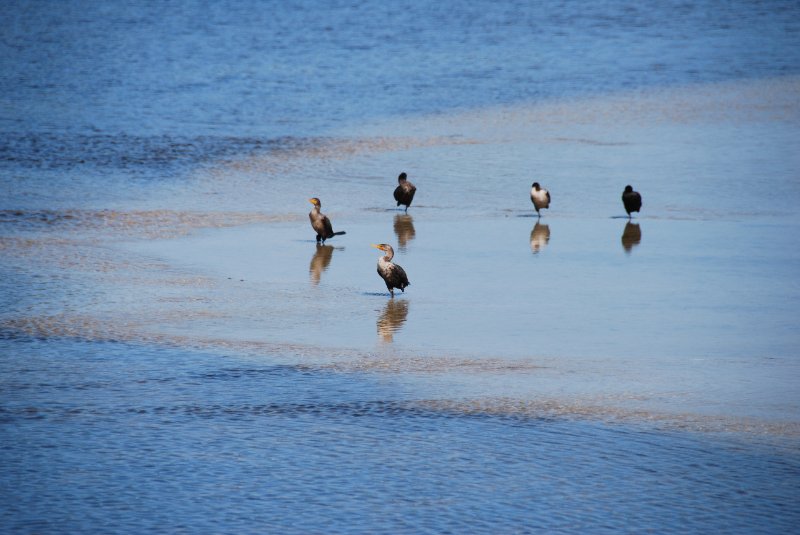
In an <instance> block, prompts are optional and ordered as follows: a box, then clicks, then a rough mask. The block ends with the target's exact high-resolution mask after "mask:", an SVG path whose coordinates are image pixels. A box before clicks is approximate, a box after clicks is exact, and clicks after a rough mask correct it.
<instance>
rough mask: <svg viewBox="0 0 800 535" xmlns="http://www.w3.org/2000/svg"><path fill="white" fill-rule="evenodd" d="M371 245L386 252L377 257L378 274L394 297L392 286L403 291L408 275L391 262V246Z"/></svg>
mask: <svg viewBox="0 0 800 535" xmlns="http://www.w3.org/2000/svg"><path fill="white" fill-rule="evenodd" d="M373 247H375V248H376V249H380V250H381V251H383V252H384V253H386V254H385V255H384V256H382V257H380V258H379V259H378V275H380V276H381V278H382V279H383V282H385V283H386V288H387V289H388V290H389V293H390V294H391V295H392V297H394V288H398V289H399V290H400V291H401V292H405V288H406V286H408V285H409V284H410V283H409V282H408V276H407V275H406V272H405V270H404V269H403V268H401V267H400V266H398V265H397V264H395V263H393V262H392V258H394V249H392V246H391V245H387V244H385V243H381V244H379V245H374V244H373Z"/></svg>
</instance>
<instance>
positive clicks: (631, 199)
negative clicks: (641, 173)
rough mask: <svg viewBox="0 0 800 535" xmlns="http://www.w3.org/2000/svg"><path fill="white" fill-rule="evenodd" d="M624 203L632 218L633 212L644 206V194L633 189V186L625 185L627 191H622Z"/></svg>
mask: <svg viewBox="0 0 800 535" xmlns="http://www.w3.org/2000/svg"><path fill="white" fill-rule="evenodd" d="M622 204H624V205H625V211H626V212H628V219H630V217H631V212H638V211H639V210H640V209H641V208H642V196H641V195H639V192H638V191H633V187H632V186H625V191H623V192H622Z"/></svg>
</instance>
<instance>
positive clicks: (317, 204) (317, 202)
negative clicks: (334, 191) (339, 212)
mask: <svg viewBox="0 0 800 535" xmlns="http://www.w3.org/2000/svg"><path fill="white" fill-rule="evenodd" d="M308 202H310V203H311V204H313V205H314V206H316V207H317V208H319V207H320V206H322V203H321V202H320V201H319V199H317V198H316V197H311V198H310V199H308Z"/></svg>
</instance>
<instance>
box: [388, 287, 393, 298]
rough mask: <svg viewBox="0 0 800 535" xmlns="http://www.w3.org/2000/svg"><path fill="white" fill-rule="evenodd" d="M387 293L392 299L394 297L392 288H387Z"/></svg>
mask: <svg viewBox="0 0 800 535" xmlns="http://www.w3.org/2000/svg"><path fill="white" fill-rule="evenodd" d="M389 293H390V294H391V296H392V297H394V290H393V289H392V288H389Z"/></svg>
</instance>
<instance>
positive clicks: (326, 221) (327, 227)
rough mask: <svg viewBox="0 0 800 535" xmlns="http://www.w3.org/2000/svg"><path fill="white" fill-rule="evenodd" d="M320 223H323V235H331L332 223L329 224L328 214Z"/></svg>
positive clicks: (327, 236)
mask: <svg viewBox="0 0 800 535" xmlns="http://www.w3.org/2000/svg"><path fill="white" fill-rule="evenodd" d="M322 223H323V224H324V225H325V237H326V238H329V237H331V236H333V225H331V220H330V219H328V216H325V217H324V218H323V219H322Z"/></svg>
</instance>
